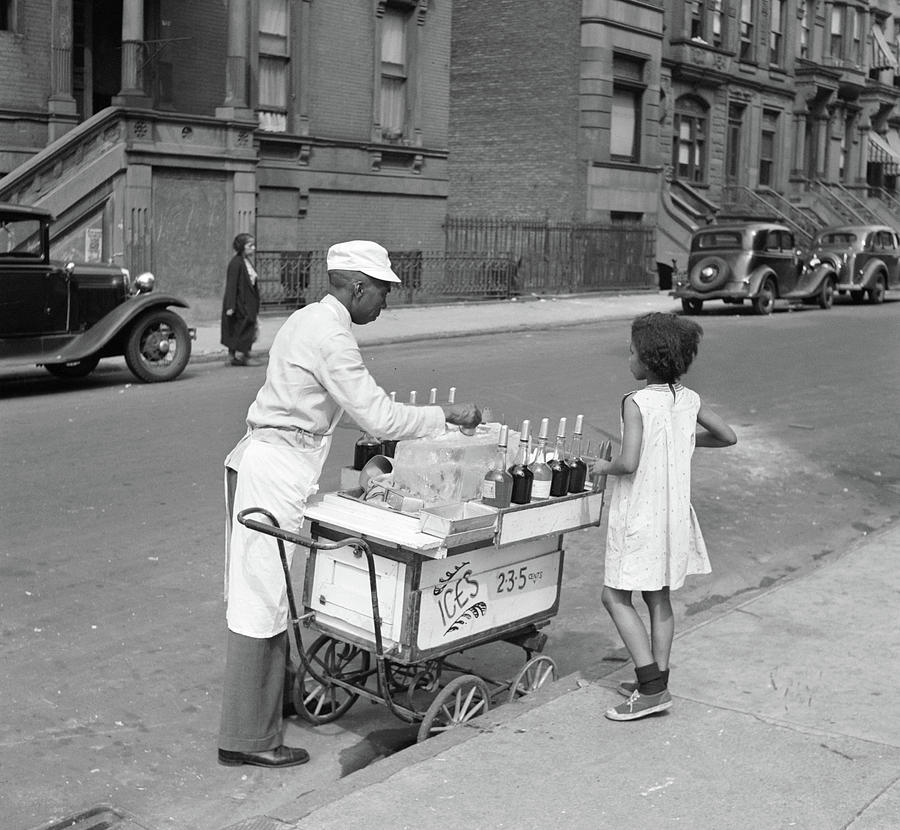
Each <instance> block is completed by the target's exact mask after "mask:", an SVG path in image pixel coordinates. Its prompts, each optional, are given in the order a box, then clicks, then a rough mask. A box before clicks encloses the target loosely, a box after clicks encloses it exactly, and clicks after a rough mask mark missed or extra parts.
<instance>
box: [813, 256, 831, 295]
mask: <svg viewBox="0 0 900 830" xmlns="http://www.w3.org/2000/svg"><path fill="white" fill-rule="evenodd" d="M829 277H830V278H831V279H833V280H834V281H835V282H837V269H836V268H835V267H834V263H832V262H830V261H823V262H820V263H819V264H818V265H817V266H816V267H815V268H813V269H812V272H811V273H810V275H809V277H808V278H807V279H806V284H807V287H808V288H809V289H810V291H812V292H816V291H818V290H819V289H820V288H821V287H822V285H823V284H824V282H825V280H826V279H828V278H829Z"/></svg>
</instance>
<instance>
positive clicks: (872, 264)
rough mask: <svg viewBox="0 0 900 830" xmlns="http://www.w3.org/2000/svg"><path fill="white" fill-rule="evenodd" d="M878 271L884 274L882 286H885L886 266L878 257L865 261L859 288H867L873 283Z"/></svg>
mask: <svg viewBox="0 0 900 830" xmlns="http://www.w3.org/2000/svg"><path fill="white" fill-rule="evenodd" d="M878 273H882V274H884V286H885V288H887V281H888V269H887V266H886V265H885V264H884V262H882V261H881V260H880V259H872V260H869V262H868V263H866V267H865V269H864V270H863V276H862V280H861V281H860V283H859V287H860V288H865V289H869V288H872V287H873V286H874V285H875V277H876V275H877V274H878Z"/></svg>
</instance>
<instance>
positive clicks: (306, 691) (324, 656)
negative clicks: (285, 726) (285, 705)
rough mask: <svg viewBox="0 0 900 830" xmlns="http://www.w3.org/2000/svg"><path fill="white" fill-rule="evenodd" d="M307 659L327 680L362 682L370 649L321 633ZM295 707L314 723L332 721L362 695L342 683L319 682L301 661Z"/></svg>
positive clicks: (296, 679) (294, 697) (298, 712)
mask: <svg viewBox="0 0 900 830" xmlns="http://www.w3.org/2000/svg"><path fill="white" fill-rule="evenodd" d="M306 659H307V662H309V663H310V664H311V665H312V667H313V669H314V670H315V672H316V673H317V674H319V675H320V676H321V677H322V678H324V679H325V680H328V679H330V678H335V679H337V680H343V681H344V682H345V683H359V681H360V680H361V679H362V680H363V682H365V677H366V675H367V674H368V672H369V652H368V651H364V650H363V649H361V648H358V647H357V646H354V645H350V644H349V643H344V642H341V641H340V640H335V639H333V638H332V637H328V636H326V635H324V634H323V635H322V636H321V637H319V638H317V639H316V641H315V642H314V643H313V644H312V645H311V646H310V647H309V648H308V649H307V651H306ZM292 697H293V699H294V708H295V709H296V710H297V714H298V715H300V717H301V718H303V719H304V720H307V721H309V722H310V723H314V724H317V725H318V724H323V723H331V721H334V720H337V719H338V718H339V717H341V715H343V714H344V712H346V711H347V710H348V709H349V708H350V707H351V706H352V705H353V704H354V703H356V700H357V698H358V697H359V695H355V694H353V693H352V692H348V691H347V690H346V689H342V688H341V687H340V686H332V685H331V684H322V683H319V681H318V680H316V679H315V678H314V677H312V676H311V675H310V673H309V672H308V671H307V670H306V668H305V667H304V666H303V665H302V664H301V665H300V666H298V668H297V676H296V677H295V678H294V688H293V690H292Z"/></svg>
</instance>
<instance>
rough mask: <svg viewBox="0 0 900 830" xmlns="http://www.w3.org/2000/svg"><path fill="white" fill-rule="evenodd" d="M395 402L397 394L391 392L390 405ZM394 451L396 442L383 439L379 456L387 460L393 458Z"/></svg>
mask: <svg viewBox="0 0 900 830" xmlns="http://www.w3.org/2000/svg"><path fill="white" fill-rule="evenodd" d="M396 400H397V393H396V392H391V403H394V401H396ZM396 449H397V442H396V441H392V440H390V439H388V438H385V439H384V440H383V441H382V442H381V454H382V455H386V456H387V457H388V458H393V457H394V452H395V451H396Z"/></svg>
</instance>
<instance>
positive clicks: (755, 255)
mask: <svg viewBox="0 0 900 830" xmlns="http://www.w3.org/2000/svg"><path fill="white" fill-rule="evenodd" d="M835 283H836V276H835V270H834V266H833V265H832V264H831V263H830V262H824V261H823V262H819V261H815V262H812V261H810V260H808V259H807V258H806V257H805V256H804V253H803V251H802V250H801V249H800V248H798V247H797V244H796V241H795V239H794V234H793V232H792V231H791V229H790V228H788V227H787V226H785V225H779V224H775V223H772V222H748V223H742V224H733V225H709V226H707V227H704V228H701V229H699V230H696V231H694V233H693V234H692V236H691V250H690V255H689V258H688V267H687V271H686V272H685V273H682V274H679V275H677V276H676V278H675V287H674V289H673V290H672V291H671V292H670V294H671V296H673V297H677V298H680V299H681V305H682V308H683V309H684V311H685V313H686V314H697V313H699V312H700V311H701V310H702V309H703V303H704V302H707V301H709V300H722V301H724V302H726V303H734V304H737V305H740V304H741V303H743V302H744V300H749V301H750V302H751V303H752V305H753V310H754V311H755V312H756V313H757V314H771V313H772V310H773V309H774V307H775V301H776V300H778V299H783V300H790V301H794V302H804V303H818V304H819V305H820V306H821V307H822V308H830V307H831V304H832V302H833V299H834V288H835Z"/></svg>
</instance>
